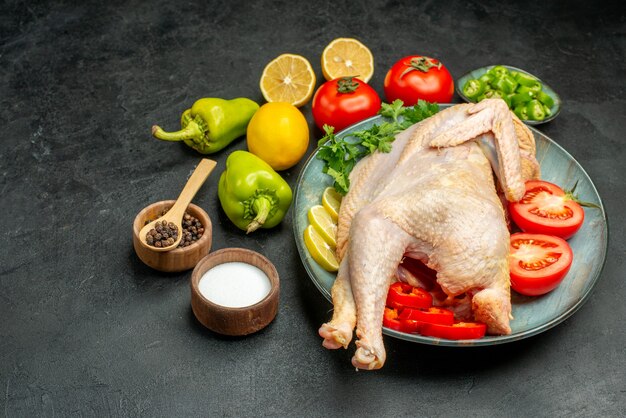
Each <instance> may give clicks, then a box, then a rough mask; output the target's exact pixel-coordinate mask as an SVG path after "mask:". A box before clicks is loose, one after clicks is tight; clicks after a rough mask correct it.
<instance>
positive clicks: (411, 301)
mask: <svg viewBox="0 0 626 418" xmlns="http://www.w3.org/2000/svg"><path fill="white" fill-rule="evenodd" d="M432 304H433V297H432V296H431V294H430V293H428V292H427V291H426V290H424V289H422V288H420V287H413V286H411V285H409V284H406V283H402V282H395V283H394V284H392V285H391V286H389V292H388V293H387V303H386V305H387V306H388V307H390V308H396V309H401V308H418V309H419V308H429V307H430V306H431V305H432Z"/></svg>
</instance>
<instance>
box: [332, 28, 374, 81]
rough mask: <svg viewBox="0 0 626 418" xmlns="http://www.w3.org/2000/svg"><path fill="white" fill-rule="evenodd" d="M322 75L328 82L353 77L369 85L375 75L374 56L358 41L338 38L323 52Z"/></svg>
mask: <svg viewBox="0 0 626 418" xmlns="http://www.w3.org/2000/svg"><path fill="white" fill-rule="evenodd" d="M322 73H323V74H324V78H326V80H333V79H335V78H339V77H348V76H353V77H357V78H359V79H361V80H363V81H364V82H366V83H367V82H368V81H370V79H371V78H372V76H373V75H374V56H373V55H372V52H371V51H370V50H369V48H368V47H366V46H365V45H363V44H362V43H361V42H360V41H357V40H356V39H353V38H337V39H335V40H333V41H331V43H329V44H328V45H327V46H326V48H324V52H322Z"/></svg>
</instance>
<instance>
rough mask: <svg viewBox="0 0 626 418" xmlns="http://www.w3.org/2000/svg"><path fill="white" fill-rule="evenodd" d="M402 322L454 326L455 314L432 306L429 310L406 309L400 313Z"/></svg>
mask: <svg viewBox="0 0 626 418" xmlns="http://www.w3.org/2000/svg"><path fill="white" fill-rule="evenodd" d="M399 318H400V320H403V319H406V320H415V321H420V322H428V323H430V324H443V325H452V324H453V323H454V313H453V312H452V311H451V310H448V309H445V308H438V307H436V306H431V307H429V308H427V309H410V308H406V309H403V310H402V312H400V317H399Z"/></svg>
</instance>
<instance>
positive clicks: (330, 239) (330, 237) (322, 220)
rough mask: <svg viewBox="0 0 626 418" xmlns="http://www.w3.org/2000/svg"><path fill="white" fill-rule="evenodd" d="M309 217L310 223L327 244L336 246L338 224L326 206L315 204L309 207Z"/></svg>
mask: <svg viewBox="0 0 626 418" xmlns="http://www.w3.org/2000/svg"><path fill="white" fill-rule="evenodd" d="M308 217H309V223H310V224H311V225H313V227H314V228H315V230H316V231H317V233H318V234H320V236H321V237H322V238H323V239H324V241H325V242H326V244H328V245H330V246H331V247H332V248H335V247H336V246H337V224H336V223H335V221H333V218H332V217H331V216H330V214H329V213H328V212H327V211H326V209H324V206H321V205H315V206H313V207H312V208H311V209H309V213H308Z"/></svg>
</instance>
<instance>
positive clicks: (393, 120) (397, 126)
mask: <svg viewBox="0 0 626 418" xmlns="http://www.w3.org/2000/svg"><path fill="white" fill-rule="evenodd" d="M438 111H439V105H437V103H429V102H427V101H424V100H419V101H418V102H417V104H416V105H415V106H412V107H404V106H403V103H402V100H394V101H393V103H391V104H388V103H383V104H382V107H381V109H380V111H379V114H380V115H381V116H383V117H384V118H386V120H385V121H384V122H382V123H381V124H380V125H373V126H372V127H371V128H369V129H364V130H362V131H357V132H352V133H350V134H349V135H345V136H344V137H342V138H337V137H336V136H335V134H334V128H333V127H332V126H328V125H324V132H325V133H326V135H324V137H322V138H321V139H320V140H319V141H318V143H317V145H318V147H319V150H318V151H317V156H316V158H317V159H318V160H322V161H324V168H323V169H322V171H323V172H324V173H326V174H328V175H329V176H331V177H332V178H333V179H334V184H333V186H334V187H335V190H337V191H338V192H339V193H340V194H342V195H345V194H346V193H348V189H349V188H350V179H349V176H350V172H351V171H352V169H353V168H354V165H355V164H356V163H357V162H358V161H359V160H360V159H361V158H363V157H365V156H367V155H370V154H372V153H374V152H375V151H380V152H389V151H391V143H392V142H393V141H394V140H395V139H396V134H398V133H399V132H401V131H403V130H405V129H406V128H408V127H409V126H411V125H413V124H415V123H417V122H420V121H422V120H424V119H426V118H428V117H430V116H432V115H434V114H435V113H437V112H438Z"/></svg>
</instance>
